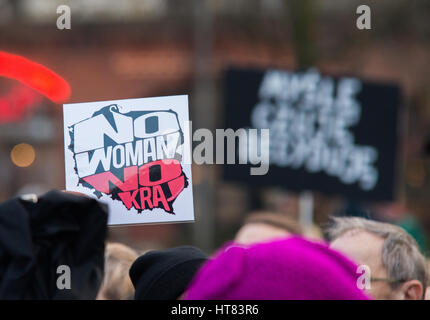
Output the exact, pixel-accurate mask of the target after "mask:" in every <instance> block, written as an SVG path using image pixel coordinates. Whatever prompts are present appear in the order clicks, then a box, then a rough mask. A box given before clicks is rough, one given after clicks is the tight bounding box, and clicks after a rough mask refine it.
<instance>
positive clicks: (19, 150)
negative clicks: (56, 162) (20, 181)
mask: <svg viewBox="0 0 430 320" xmlns="http://www.w3.org/2000/svg"><path fill="white" fill-rule="evenodd" d="M10 158H11V159H12V162H13V163H14V164H15V165H16V166H17V167H22V168H23V167H28V166H30V165H31V164H32V163H33V162H34V159H35V158H36V152H35V151H34V148H33V146H31V145H29V144H27V143H20V144H17V145H16V146H14V147H13V148H12V150H11V152H10Z"/></svg>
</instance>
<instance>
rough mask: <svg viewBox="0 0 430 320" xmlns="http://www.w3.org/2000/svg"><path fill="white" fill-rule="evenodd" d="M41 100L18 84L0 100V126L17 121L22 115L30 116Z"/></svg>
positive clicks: (35, 93) (32, 91) (40, 97)
mask: <svg viewBox="0 0 430 320" xmlns="http://www.w3.org/2000/svg"><path fill="white" fill-rule="evenodd" d="M41 100H42V96H41V95H40V94H38V93H37V92H35V91H34V90H32V89H30V88H28V87H26V86H23V85H21V84H18V85H17V86H15V87H13V88H12V89H11V90H10V91H9V93H8V94H7V95H6V96H5V97H1V98H0V124H1V123H7V122H16V121H19V120H21V119H22V118H23V117H24V115H26V116H30V115H31V114H32V111H33V109H34V108H35V107H36V106H37V103H39V102H40V101H41Z"/></svg>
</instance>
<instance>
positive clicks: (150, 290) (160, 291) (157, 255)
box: [130, 246, 207, 300]
mask: <svg viewBox="0 0 430 320" xmlns="http://www.w3.org/2000/svg"><path fill="white" fill-rule="evenodd" d="M206 260H207V256H206V255H205V254H204V253H203V252H202V251H201V250H200V249H198V248H195V247H191V246H183V247H177V248H170V249H166V250H157V251H156V250H154V251H149V252H147V253H145V254H144V255H142V256H140V257H139V258H137V259H136V261H134V263H133V264H132V266H131V268H130V278H131V281H132V282H133V285H134V288H135V289H136V291H135V295H134V299H135V300H176V299H178V298H179V297H180V296H181V295H182V294H183V293H184V291H185V289H186V288H187V286H188V284H189V283H190V282H191V280H192V279H193V277H194V275H195V273H196V272H197V270H198V269H199V268H200V266H201V264H202V263H203V262H205V261H206Z"/></svg>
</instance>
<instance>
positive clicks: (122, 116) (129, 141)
mask: <svg viewBox="0 0 430 320" xmlns="http://www.w3.org/2000/svg"><path fill="white" fill-rule="evenodd" d="M63 113H64V147H65V171H66V189H67V190H70V191H77V192H82V193H85V194H87V195H90V196H94V197H97V198H98V199H99V200H101V201H103V202H106V203H107V204H108V205H109V207H110V210H109V212H110V213H109V221H108V223H109V224H110V225H120V224H139V223H163V222H182V221H193V220H194V211H193V193H192V183H191V181H192V178H191V165H190V163H191V162H190V161H189V159H190V142H189V132H188V130H189V129H188V96H186V95H181V96H168V97H154V98H142V99H125V100H114V101H99V102H87V103H72V104H65V105H64V106H63Z"/></svg>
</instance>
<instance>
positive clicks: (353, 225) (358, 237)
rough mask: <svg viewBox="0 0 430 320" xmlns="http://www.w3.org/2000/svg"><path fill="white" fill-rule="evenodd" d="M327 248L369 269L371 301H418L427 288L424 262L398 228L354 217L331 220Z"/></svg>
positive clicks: (414, 246)
mask: <svg viewBox="0 0 430 320" xmlns="http://www.w3.org/2000/svg"><path fill="white" fill-rule="evenodd" d="M326 232H327V235H328V237H329V241H330V242H331V247H332V248H334V249H336V250H339V251H341V252H343V253H344V254H346V255H347V256H349V257H350V258H352V259H354V260H355V261H356V262H358V263H359V264H360V265H366V266H368V267H369V269H370V289H369V290H368V292H369V294H370V295H371V296H372V297H374V298H375V299H422V297H423V294H424V289H425V288H426V286H427V281H428V270H427V266H426V260H425V258H424V256H423V255H422V254H421V253H420V251H419V248H418V245H417V243H416V242H415V240H414V239H413V238H412V237H411V236H410V235H409V234H408V233H407V232H406V231H405V230H403V229H402V228H400V227H398V226H395V225H392V224H389V223H382V222H377V221H372V220H367V219H363V218H356V217H352V218H351V217H342V218H333V220H332V223H331V224H330V225H329V226H328V228H327V230H326Z"/></svg>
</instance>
